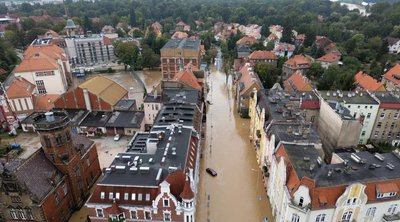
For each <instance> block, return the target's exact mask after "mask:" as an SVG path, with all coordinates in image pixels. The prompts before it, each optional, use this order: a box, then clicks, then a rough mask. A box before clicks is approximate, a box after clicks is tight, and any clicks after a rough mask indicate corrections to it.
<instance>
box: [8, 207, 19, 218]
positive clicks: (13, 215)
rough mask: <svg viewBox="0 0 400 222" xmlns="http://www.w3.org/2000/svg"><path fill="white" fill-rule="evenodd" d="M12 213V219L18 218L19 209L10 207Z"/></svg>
mask: <svg viewBox="0 0 400 222" xmlns="http://www.w3.org/2000/svg"><path fill="white" fill-rule="evenodd" d="M10 215H11V218H12V219H18V215H17V211H16V210H15V209H10Z"/></svg>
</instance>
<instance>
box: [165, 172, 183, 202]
mask: <svg viewBox="0 0 400 222" xmlns="http://www.w3.org/2000/svg"><path fill="white" fill-rule="evenodd" d="M165 181H167V182H168V183H169V189H170V191H171V193H172V195H174V196H175V197H179V196H180V194H181V193H182V191H183V188H184V186H185V181H186V176H185V174H184V173H183V172H182V170H177V171H174V172H173V173H171V174H169V175H168V176H167V178H166V179H165Z"/></svg>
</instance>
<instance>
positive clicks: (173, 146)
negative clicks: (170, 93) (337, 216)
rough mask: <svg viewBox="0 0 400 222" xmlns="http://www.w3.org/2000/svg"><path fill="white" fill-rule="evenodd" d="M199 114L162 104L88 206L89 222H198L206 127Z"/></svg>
mask: <svg viewBox="0 0 400 222" xmlns="http://www.w3.org/2000/svg"><path fill="white" fill-rule="evenodd" d="M177 94H179V92H177ZM179 97H180V96H178V95H177V96H176V98H179ZM195 100H196V101H198V100H199V97H196V98H195ZM194 103H197V102H194ZM196 110H197V106H196V105H193V104H190V103H185V102H183V101H180V102H179V101H173V102H171V103H168V104H164V106H163V107H162V108H161V110H160V113H159V114H158V116H157V119H156V120H155V123H154V125H153V127H152V128H151V130H150V131H149V132H145V133H137V134H136V135H135V136H134V137H133V138H132V140H131V141H130V143H129V144H128V147H127V149H126V150H125V152H123V153H119V154H118V155H117V156H116V157H115V159H114V161H113V162H112V164H111V165H110V167H108V168H107V169H106V170H105V174H104V176H103V178H102V179H101V180H100V182H99V183H98V184H97V186H96V187H95V188H94V191H93V194H92V195H91V196H90V198H89V200H88V202H87V203H86V206H87V207H88V212H89V218H90V220H91V221H109V220H110V219H111V220H115V219H116V220H124V221H182V222H192V221H195V212H196V199H197V195H198V193H197V192H198V191H197V183H198V179H199V178H198V176H199V160H200V152H199V149H200V145H201V140H200V135H201V131H198V129H201V124H202V121H201V118H202V113H201V112H196Z"/></svg>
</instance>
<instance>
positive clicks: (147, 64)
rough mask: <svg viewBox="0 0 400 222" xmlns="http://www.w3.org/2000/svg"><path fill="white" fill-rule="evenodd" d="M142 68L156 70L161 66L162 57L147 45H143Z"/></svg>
mask: <svg viewBox="0 0 400 222" xmlns="http://www.w3.org/2000/svg"><path fill="white" fill-rule="evenodd" d="M142 58H143V60H142V66H143V67H144V68H154V67H159V66H160V64H161V61H160V55H158V54H156V53H155V52H154V51H153V50H152V49H151V48H149V47H148V46H147V45H143V49H142Z"/></svg>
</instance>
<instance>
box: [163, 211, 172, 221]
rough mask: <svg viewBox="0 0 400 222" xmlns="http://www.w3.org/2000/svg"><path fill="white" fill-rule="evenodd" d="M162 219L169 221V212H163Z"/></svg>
mask: <svg viewBox="0 0 400 222" xmlns="http://www.w3.org/2000/svg"><path fill="white" fill-rule="evenodd" d="M164 221H171V213H170V212H164Z"/></svg>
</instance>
